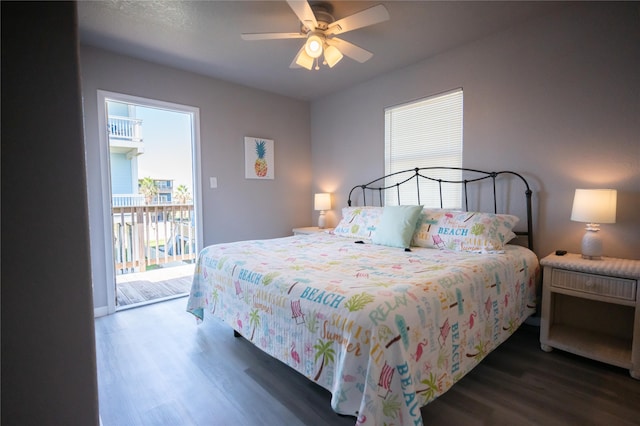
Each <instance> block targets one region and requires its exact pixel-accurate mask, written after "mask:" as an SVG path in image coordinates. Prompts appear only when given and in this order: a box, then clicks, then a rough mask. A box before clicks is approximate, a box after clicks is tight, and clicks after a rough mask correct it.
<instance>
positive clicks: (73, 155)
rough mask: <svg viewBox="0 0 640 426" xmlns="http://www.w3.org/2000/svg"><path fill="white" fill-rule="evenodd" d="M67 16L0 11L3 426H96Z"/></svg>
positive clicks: (58, 11)
mask: <svg viewBox="0 0 640 426" xmlns="http://www.w3.org/2000/svg"><path fill="white" fill-rule="evenodd" d="M75 29H76V15H75V4H74V3H71V2H66V3H53V2H51V3H35V2H2V374H1V375H2V418H1V423H2V424H3V425H82V426H85V425H97V424H98V390H97V379H96V353H95V341H94V329H93V309H92V304H91V271H90V262H89V222H88V217H87V197H86V182H85V164H84V143H83V135H82V110H81V97H80V85H79V83H80V76H79V70H78V40H77V36H76V30H75Z"/></svg>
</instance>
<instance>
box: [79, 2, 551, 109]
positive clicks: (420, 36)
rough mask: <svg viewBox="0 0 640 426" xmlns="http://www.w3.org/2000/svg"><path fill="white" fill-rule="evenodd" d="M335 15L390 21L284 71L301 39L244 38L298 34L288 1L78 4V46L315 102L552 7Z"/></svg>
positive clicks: (464, 5) (445, 7) (339, 7)
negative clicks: (342, 51)
mask: <svg viewBox="0 0 640 426" xmlns="http://www.w3.org/2000/svg"><path fill="white" fill-rule="evenodd" d="M330 3H331V5H332V6H333V15H334V17H335V19H341V18H344V17H346V16H348V15H351V14H353V13H355V12H358V11H361V10H364V9H366V8H368V7H371V6H374V5H376V4H384V5H385V6H386V8H387V9H388V11H389V15H390V16H391V18H390V20H389V21H386V22H383V23H380V24H376V25H373V26H369V27H365V28H361V29H358V30H354V31H351V32H347V33H343V34H342V35H341V36H340V37H341V38H342V39H344V40H347V41H349V42H351V43H354V44H356V45H358V46H360V47H362V48H364V49H367V50H369V51H371V52H372V53H373V54H374V56H373V58H371V59H370V60H369V61H367V62H365V63H358V62H356V61H354V60H352V59H350V58H347V57H345V58H344V59H343V60H342V61H340V62H339V63H338V64H336V66H335V67H334V68H328V67H326V66H321V67H320V70H317V71H316V70H312V71H308V70H306V69H303V68H299V69H290V68H289V64H291V61H292V60H293V58H294V57H295V54H296V53H297V51H298V49H299V48H300V47H301V46H302V43H303V42H304V40H301V39H286V40H285V39H283V40H263V41H244V40H242V39H241V38H240V34H241V33H245V32H298V31H300V23H299V21H298V19H297V17H296V15H295V14H294V13H293V11H292V10H291V8H290V7H289V5H288V4H287V3H286V2H285V1H275V0H272V1H175V0H173V1H167V0H148V1H140V0H105V1H80V2H78V20H79V31H80V41H81V43H82V44H87V45H92V46H96V47H100V48H103V49H106V50H110V51H113V52H116V53H120V54H123V55H127V56H133V57H136V58H140V59H143V60H146V61H150V62H154V63H158V64H163V65H167V66H171V67H175V68H179V69H183V70H187V71H192V72H195V73H198V74H203V75H206V76H210V77H214V78H218V79H222V80H226V81H230V82H234V83H237V84H241V85H245V86H249V87H253V88H256V89H261V90H266V91H269V92H273V93H277V94H281V95H285V96H289V97H293V98H297V99H301V100H313V99H317V98H320V97H323V96H326V95H328V94H331V93H334V92H337V91H340V90H342V89H344V88H347V87H350V86H353V85H356V84H358V83H361V82H363V81H366V80H369V79H372V78H374V77H376V76H378V75H381V74H385V73H387V72H390V71H392V70H395V69H398V68H402V67H405V66H408V65H411V64H414V63H416V62H419V61H421V60H424V59H426V58H429V57H431V56H434V55H437V54H438V53H441V52H444V51H446V50H448V49H451V48H454V47H456V46H460V45H462V44H465V43H469V42H471V41H473V40H476V39H478V38H481V37H485V36H487V35H490V34H492V33H495V32H498V31H501V30H504V29H506V28H508V27H511V26H515V25H518V24H520V23H522V22H524V21H525V20H528V19H532V18H535V17H536V16H539V15H541V14H544V13H548V12H549V11H550V10H551V9H553V8H555V7H557V6H558V3H555V2H525V1H522V2H494V1H488V2H484V1H472V2H458V1H444V2H435V1H373V2H372V1H335V0H334V1H331V2H330Z"/></svg>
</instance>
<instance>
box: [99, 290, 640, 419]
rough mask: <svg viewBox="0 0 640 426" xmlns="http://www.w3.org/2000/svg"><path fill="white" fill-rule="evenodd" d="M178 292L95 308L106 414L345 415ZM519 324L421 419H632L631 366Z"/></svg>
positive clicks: (637, 415) (636, 405)
mask: <svg viewBox="0 0 640 426" xmlns="http://www.w3.org/2000/svg"><path fill="white" fill-rule="evenodd" d="M186 302H187V299H186V298H180V299H174V300H170V301H166V302H162V303H157V304H153V305H148V306H144V307H140V308H136V309H129V310H125V311H121V312H118V313H116V314H114V315H111V316H106V317H101V318H97V319H96V322H95V325H96V344H97V364H98V385H99V398H100V415H101V419H102V424H103V425H104V426H136V425H141V426H147V425H166V426H182V425H185V426H191V425H194V426H200V425H202V426H209V425H211V426H217V425H274V426H275V425H338V426H339V425H351V426H353V425H354V424H355V418H354V417H348V416H340V415H337V414H335V413H334V412H333V411H332V410H331V405H330V401H331V395H330V393H329V392H327V391H326V390H324V389H322V388H321V387H319V386H317V385H315V384H313V383H312V382H310V381H309V380H308V379H306V378H305V377H304V376H302V375H300V374H298V373H297V372H295V371H293V370H291V369H290V368H289V367H287V366H285V365H284V364H282V363H280V362H279V361H277V360H275V359H273V358H271V357H269V356H267V355H266V354H264V353H263V352H262V351H260V350H259V349H257V348H255V347H254V346H253V345H251V343H249V342H247V341H246V340H244V339H243V338H234V337H233V331H232V329H231V328H230V327H229V326H227V325H226V324H224V323H221V322H219V321H217V320H215V319H212V318H210V317H208V318H206V319H205V321H204V323H202V324H200V325H197V324H196V322H195V319H194V317H192V316H191V315H190V314H188V313H187V312H186V311H185V308H186ZM538 338H539V337H538V328H537V327H533V326H526V325H525V326H523V327H521V328H520V329H519V330H518V331H517V332H516V333H515V334H514V335H513V336H512V337H511V338H509V340H507V342H505V343H504V344H502V345H501V346H500V347H499V348H498V349H496V350H495V351H494V352H492V353H491V354H490V355H489V356H488V357H487V358H485V360H484V361H483V362H482V363H481V364H480V365H479V366H478V367H476V369H475V370H473V371H472V372H471V373H469V374H468V375H467V376H466V377H464V378H463V379H462V380H461V381H460V382H458V383H457V384H456V385H454V387H453V388H452V389H451V390H449V391H448V392H447V393H446V394H444V395H443V396H441V397H440V398H438V399H436V400H435V401H433V402H432V403H431V404H429V405H427V406H426V407H423V408H422V416H423V420H424V424H425V425H456V426H459V425H545V426H546V425H640V381H638V380H634V379H632V378H631V377H630V376H629V374H628V371H627V370H623V369H620V368H616V367H611V366H608V365H605V364H602V363H598V362H595V361H591V360H588V359H585V358H581V357H577V356H574V355H571V354H568V353H565V352H561V351H553V352H551V353H546V352H543V351H541V350H540V344H539V341H538Z"/></svg>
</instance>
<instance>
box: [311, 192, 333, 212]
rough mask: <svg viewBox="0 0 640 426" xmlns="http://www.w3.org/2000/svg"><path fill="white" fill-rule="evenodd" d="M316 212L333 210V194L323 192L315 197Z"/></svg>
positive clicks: (314, 207)
mask: <svg viewBox="0 0 640 426" xmlns="http://www.w3.org/2000/svg"><path fill="white" fill-rule="evenodd" d="M313 209H314V210H330V209H331V194H329V193H327V192H321V193H318V194H316V195H315V197H314V202H313Z"/></svg>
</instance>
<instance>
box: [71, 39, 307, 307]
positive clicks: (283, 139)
mask: <svg viewBox="0 0 640 426" xmlns="http://www.w3.org/2000/svg"><path fill="white" fill-rule="evenodd" d="M80 54H81V56H80V59H81V66H82V67H81V72H82V93H83V97H84V117H85V133H86V155H87V170H88V184H89V214H90V223H91V252H92V256H91V257H92V268H93V283H94V307H95V308H98V309H100V308H103V307H105V306H106V304H107V293H106V285H107V283H106V282H105V279H104V276H105V271H106V268H107V267H111V266H110V265H106V264H105V262H104V252H105V244H104V240H103V237H102V235H103V231H102V229H103V226H104V223H103V220H102V216H101V215H102V213H101V212H102V209H103V204H102V190H101V184H100V153H99V144H98V121H97V90H99V89H101V90H106V91H109V92H118V93H124V94H128V95H134V96H140V97H144V98H150V99H157V100H162V101H166V102H173V103H178V104H183V105H189V106H194V107H198V108H200V124H201V125H200V127H201V128H200V136H201V171H202V173H201V174H202V176H201V179H202V181H201V182H202V189H203V199H202V203H203V204H202V205H203V221H204V225H203V228H204V229H203V231H204V244H205V245H209V244H214V243H220V242H227V241H235V240H244V239H254V238H273V237H281V236H286V235H291V229H292V228H294V227H297V226H309V225H310V223H311V220H312V214H313V212H312V209H313V205H312V197H313V194H312V193H311V142H310V133H311V132H310V114H309V104H308V103H307V102H303V101H299V100H294V99H290V98H286V97H282V96H277V95H273V94H270V93H267V92H262V91H258V90H255V89H251V88H247V87H243V86H238V85H235V84H231V83H226V82H223V81H220V80H214V79H211V78H208V77H204V76H201V75H198V74H193V73H188V72H185V71H180V70H176V69H173V68H168V67H164V66H161V65H156V64H151V63H148V62H144V61H140V60H137V59H133V58H129V57H125V56H120V55H116V54H113V53H110V52H107V51H104V50H100V49H96V48H93V47H89V46H82V47H81V51H80ZM245 136H256V137H264V138H268V139H273V140H274V141H275V149H274V151H275V179H274V180H255V179H254V180H249V179H245V178H244V176H245V174H244V137H245ZM210 176H215V177H217V178H218V188H217V189H209V177H210ZM107 208H109V207H108V206H107Z"/></svg>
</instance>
